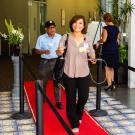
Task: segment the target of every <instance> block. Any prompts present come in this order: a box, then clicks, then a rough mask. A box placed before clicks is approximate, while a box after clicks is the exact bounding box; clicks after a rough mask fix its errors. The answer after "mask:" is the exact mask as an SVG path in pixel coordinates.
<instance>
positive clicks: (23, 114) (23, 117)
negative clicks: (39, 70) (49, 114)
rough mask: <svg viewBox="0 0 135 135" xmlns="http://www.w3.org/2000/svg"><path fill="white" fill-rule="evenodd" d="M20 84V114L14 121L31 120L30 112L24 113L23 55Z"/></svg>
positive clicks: (20, 58) (13, 116)
mask: <svg viewBox="0 0 135 135" xmlns="http://www.w3.org/2000/svg"><path fill="white" fill-rule="evenodd" d="M19 79H20V80H19V82H20V112H18V113H15V114H13V115H12V116H11V117H12V118H13V119H29V118H31V113H30V112H25V111H24V79H23V61H22V55H20V56H19Z"/></svg>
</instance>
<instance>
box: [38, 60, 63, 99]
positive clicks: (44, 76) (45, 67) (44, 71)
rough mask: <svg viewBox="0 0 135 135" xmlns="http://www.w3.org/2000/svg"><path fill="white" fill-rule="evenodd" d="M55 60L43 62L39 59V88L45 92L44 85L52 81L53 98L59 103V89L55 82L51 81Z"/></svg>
mask: <svg viewBox="0 0 135 135" xmlns="http://www.w3.org/2000/svg"><path fill="white" fill-rule="evenodd" d="M55 62H56V59H51V60H45V59H41V61H40V64H39V76H40V80H39V83H40V86H41V87H42V88H43V89H45V91H46V85H47V82H48V80H53V82H54V96H55V99H56V102H60V101H61V88H60V85H59V84H58V82H57V81H56V80H54V79H53V68H54V65H55Z"/></svg>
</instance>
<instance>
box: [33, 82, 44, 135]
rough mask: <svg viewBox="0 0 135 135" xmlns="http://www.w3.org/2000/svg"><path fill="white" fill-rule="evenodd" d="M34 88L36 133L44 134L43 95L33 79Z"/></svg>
mask: <svg viewBox="0 0 135 135" xmlns="http://www.w3.org/2000/svg"><path fill="white" fill-rule="evenodd" d="M35 88H36V135H44V119H43V95H42V93H41V91H40V90H39V84H38V82H37V81H35Z"/></svg>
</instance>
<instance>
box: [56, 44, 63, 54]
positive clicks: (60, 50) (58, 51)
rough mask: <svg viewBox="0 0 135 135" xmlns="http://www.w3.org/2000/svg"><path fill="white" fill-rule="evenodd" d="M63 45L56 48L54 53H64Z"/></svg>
mask: <svg viewBox="0 0 135 135" xmlns="http://www.w3.org/2000/svg"><path fill="white" fill-rule="evenodd" d="M64 49H65V48H64V46H60V47H59V48H58V49H57V50H56V54H57V55H58V56H60V55H62V54H63V53H64Z"/></svg>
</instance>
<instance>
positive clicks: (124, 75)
mask: <svg viewBox="0 0 135 135" xmlns="http://www.w3.org/2000/svg"><path fill="white" fill-rule="evenodd" d="M119 58H120V67H119V69H118V83H123V84H127V81H128V46H127V45H120V47H119Z"/></svg>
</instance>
